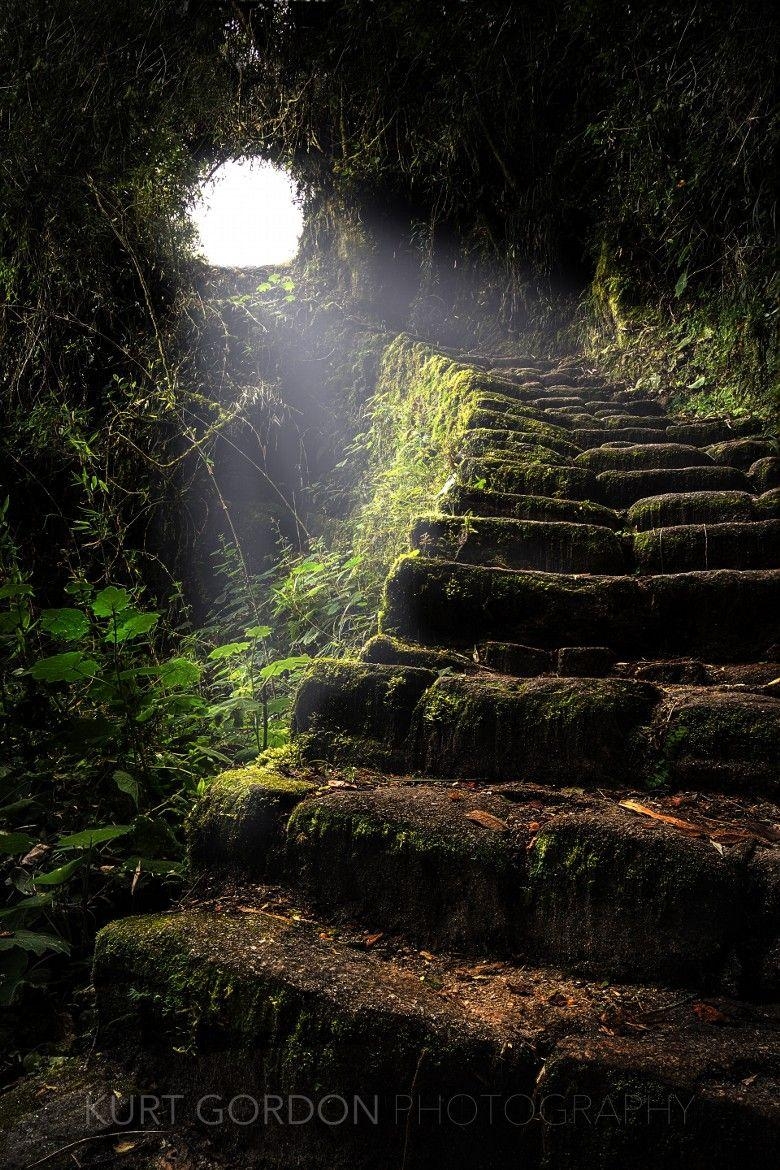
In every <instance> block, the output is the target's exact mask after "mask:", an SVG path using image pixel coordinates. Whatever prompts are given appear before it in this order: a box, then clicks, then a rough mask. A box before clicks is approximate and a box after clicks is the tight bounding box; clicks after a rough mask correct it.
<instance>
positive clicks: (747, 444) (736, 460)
mask: <svg viewBox="0 0 780 1170" xmlns="http://www.w3.org/2000/svg"><path fill="white" fill-rule="evenodd" d="M706 451H707V454H708V455H709V456H710V458H711V459H712V461H713V463H719V464H721V465H722V466H723V467H740V468H742V470H743V471H744V470H746V469H747V468H748V467H750V466H751V464H753V463H755V462H756V461H757V460H759V459H771V458H772V457H776V456H777V444H776V443H773V442H772V441H771V440H769V439H756V438H752V439H730V440H729V441H728V442H725V443H713V444H712V445H711V446H709V447H707V448H706ZM767 486H769V485H767ZM773 486H774V485H773Z"/></svg>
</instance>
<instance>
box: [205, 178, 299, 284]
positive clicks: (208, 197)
mask: <svg viewBox="0 0 780 1170" xmlns="http://www.w3.org/2000/svg"><path fill="white" fill-rule="evenodd" d="M191 216H192V221H193V223H194V224H195V227H196V229H197V232H198V236H199V237H200V244H201V251H202V254H203V255H204V257H205V259H206V260H207V261H208V263H209V264H213V265H215V266H217V267H220V268H251V267H254V266H255V265H259V264H285V263H287V261H289V260H292V259H293V257H294V256H295V253H296V252H297V251H298V241H299V240H300V237H301V229H302V227H303V214H302V211H301V208H300V205H299V204H298V203H297V202H296V194H295V186H294V184H293V182H292V179H291V178H290V176H289V175H287V174H286V173H285V172H284V171H281V170H279V169H278V168H277V167H274V166H272V165H271V163H264V162H258V161H256V160H249V159H234V160H232V161H231V162H226V163H224V165H223V166H221V167H220V168H219V170H218V171H216V172H215V173H214V175H213V176H212V178H211V179H209V181H208V182H207V183H204V184H203V186H202V187H201V190H200V194H199V196H198V198H197V199H196V200H195V202H194V204H193V208H192V212H191Z"/></svg>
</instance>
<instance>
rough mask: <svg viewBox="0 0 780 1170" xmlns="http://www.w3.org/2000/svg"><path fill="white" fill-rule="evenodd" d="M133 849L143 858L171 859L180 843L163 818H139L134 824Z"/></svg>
mask: <svg viewBox="0 0 780 1170" xmlns="http://www.w3.org/2000/svg"><path fill="white" fill-rule="evenodd" d="M131 848H132V849H133V851H134V852H135V853H138V854H140V855H141V856H143V857H170V855H171V854H172V853H176V852H178V850H179V843H178V841H177V840H176V838H175V836H174V835H173V833H172V832H171V829H170V826H169V825H168V824H167V823H166V822H165V821H164V820H162V818H161V817H147V816H139V817H136V819H135V821H134V822H133V839H132V842H131Z"/></svg>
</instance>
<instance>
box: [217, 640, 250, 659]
mask: <svg viewBox="0 0 780 1170" xmlns="http://www.w3.org/2000/svg"><path fill="white" fill-rule="evenodd" d="M251 644H252V643H251V642H226V643H225V645H224V646H216V647H215V648H214V649H213V650H212V651H211V653H210V654H209V658H210V659H211V660H212V661H214V662H218V661H219V660H220V659H221V658H234V657H235V656H236V654H243V653H244V651H245V650H248V649H249V647H250V646H251Z"/></svg>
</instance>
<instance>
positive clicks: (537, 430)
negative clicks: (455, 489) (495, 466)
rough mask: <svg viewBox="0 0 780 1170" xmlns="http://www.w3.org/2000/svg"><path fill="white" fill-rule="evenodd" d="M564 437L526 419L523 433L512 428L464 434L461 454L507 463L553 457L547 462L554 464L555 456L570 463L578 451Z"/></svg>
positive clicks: (479, 429) (558, 430) (560, 431)
mask: <svg viewBox="0 0 780 1170" xmlns="http://www.w3.org/2000/svg"><path fill="white" fill-rule="evenodd" d="M562 435H567V432H566V431H564V430H563V428H562V427H553V426H550V425H549V424H544V423H538V422H535V421H534V420H533V419H526V420H525V423H524V428H523V429H522V430H515V429H514V428H513V427H505V428H503V429H499V428H493V429H489V428H487V427H475V428H474V429H473V430H469V431H467V432H466V434H465V436H464V438H463V442H462V443H461V448H460V450H461V454H462V455H463V456H464V457H465V458H468V457H469V456H474V455H493V456H503V457H504V458H506V459H511V458H513V457H514V459H516V460H517V462H518V463H522V462H525V461H527V460H531V459H533V460H535V461H539V460H541V459H547V458H548V453H549V452H552V453H553V458H552V459H550V460H549V462H551V463H555V462H556V460H555V458H554V456H555V455H559V456H563V458H564V460H565V461H571V460H572V459H574V458H575V457H576V456H578V455H579V454H580V448H579V447H577V446H576V445H575V444H574V443H572V442H571V440H570V439H569V438H568V437H566V438H561V437H560V436H562Z"/></svg>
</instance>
